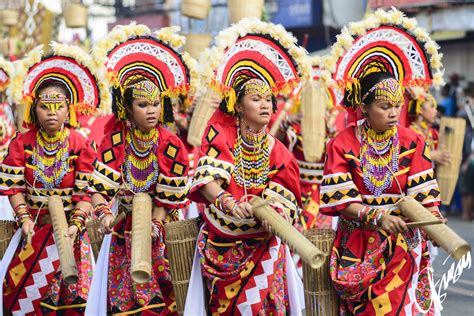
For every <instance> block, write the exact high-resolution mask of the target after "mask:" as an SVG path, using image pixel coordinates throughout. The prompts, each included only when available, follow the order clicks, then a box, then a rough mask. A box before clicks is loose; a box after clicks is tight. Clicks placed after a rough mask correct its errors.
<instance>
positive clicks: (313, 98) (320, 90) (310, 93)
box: [301, 81, 327, 162]
mask: <svg viewBox="0 0 474 316" xmlns="http://www.w3.org/2000/svg"><path fill="white" fill-rule="evenodd" d="M326 97H327V94H326V91H325V88H324V87H323V86H322V85H321V84H314V83H313V82H310V81H307V82H305V84H304V86H303V90H302V93H301V114H302V118H301V137H302V143H303V153H304V158H305V160H306V161H309V162H316V161H319V160H321V156H322V155H323V153H324V146H325V141H326V122H325V117H324V116H325V113H326V100H325V98H326Z"/></svg>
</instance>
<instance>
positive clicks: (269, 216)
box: [250, 197, 324, 269]
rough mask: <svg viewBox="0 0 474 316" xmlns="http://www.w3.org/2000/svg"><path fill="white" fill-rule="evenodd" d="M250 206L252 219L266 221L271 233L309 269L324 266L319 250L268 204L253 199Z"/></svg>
mask: <svg viewBox="0 0 474 316" xmlns="http://www.w3.org/2000/svg"><path fill="white" fill-rule="evenodd" d="M250 204H251V205H252V209H253V215H254V217H255V218H257V219H259V220H260V221H263V220H266V221H268V223H269V224H270V226H271V229H272V233H273V234H275V235H276V236H278V237H279V238H280V239H281V240H282V241H283V242H284V243H285V244H287V245H288V246H289V247H290V249H291V250H293V251H294V252H296V253H297V254H298V255H299V256H300V257H301V259H302V260H303V261H304V262H306V263H307V264H308V265H309V266H310V267H312V268H313V269H317V268H319V267H321V266H322V265H323V264H324V254H323V253H322V252H321V250H319V249H318V248H317V247H316V246H315V245H313V244H312V243H311V242H310V241H309V240H308V239H306V238H305V237H304V236H303V235H302V234H301V233H300V232H299V231H298V230H297V229H296V228H295V227H293V225H291V224H290V223H288V222H287V221H286V220H285V219H284V218H283V217H282V216H281V215H280V214H278V213H277V212H276V211H275V210H274V209H273V208H272V207H270V206H269V205H268V202H266V201H264V200H263V199H262V198H260V197H253V198H252V199H251V200H250Z"/></svg>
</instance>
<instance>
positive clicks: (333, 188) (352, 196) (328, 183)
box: [321, 172, 362, 208]
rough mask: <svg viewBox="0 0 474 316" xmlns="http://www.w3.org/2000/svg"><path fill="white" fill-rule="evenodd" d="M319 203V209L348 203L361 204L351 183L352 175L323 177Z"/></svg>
mask: <svg viewBox="0 0 474 316" xmlns="http://www.w3.org/2000/svg"><path fill="white" fill-rule="evenodd" d="M321 202H322V203H321V208H328V207H333V206H337V205H341V204H345V203H350V202H360V203H362V197H361V196H360V193H359V190H357V187H356V186H355V184H354V182H353V181H352V175H351V174H350V173H342V172H338V173H333V174H329V175H325V176H324V177H323V183H322V185H321Z"/></svg>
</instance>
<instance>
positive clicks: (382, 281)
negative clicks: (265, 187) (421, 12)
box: [321, 9, 441, 315]
mask: <svg viewBox="0 0 474 316" xmlns="http://www.w3.org/2000/svg"><path fill="white" fill-rule="evenodd" d="M374 25H376V27H374ZM411 34H417V35H416V37H413V36H412V35H411ZM422 44H424V46H422ZM333 52H334V54H335V57H336V59H337V60H336V59H334V60H331V61H329V62H328V63H327V66H328V69H333V70H334V74H333V78H334V79H335V80H337V82H338V83H339V86H340V87H343V88H344V89H341V90H342V92H340V93H339V96H340V97H341V99H339V100H340V102H341V103H343V104H344V105H345V106H347V107H352V108H358V109H361V110H362V113H363V114H364V117H365V119H364V120H362V121H359V122H358V125H357V126H355V127H349V128H347V129H345V130H344V131H342V132H341V133H340V134H339V135H338V136H336V137H335V138H334V139H333V140H331V141H330V142H329V144H328V146H327V160H326V165H325V168H324V177H323V183H322V186H321V212H322V213H323V214H327V215H339V216H340V218H339V223H338V229H337V235H336V238H335V241H334V247H333V251H332V255H331V263H330V265H331V267H330V274H331V278H332V281H333V284H334V286H335V289H336V291H337V293H338V294H339V297H340V308H341V313H342V314H344V315H349V314H350V315H353V314H361V315H362V314H364V315H424V314H428V315H431V314H434V313H435V311H434V303H433V298H434V294H435V293H434V292H432V291H431V289H430V281H429V280H430V274H429V272H430V271H429V268H430V262H429V254H428V252H427V250H426V237H425V236H424V234H423V233H422V232H421V231H420V229H419V228H410V229H408V228H407V225H406V223H405V221H404V219H403V217H402V216H401V213H400V210H399V209H397V207H396V206H395V205H394V204H395V203H396V202H397V201H398V200H399V199H400V198H402V197H403V196H404V195H410V196H412V197H413V198H415V199H416V200H417V201H418V202H420V203H421V204H422V205H423V206H424V207H426V208H427V209H428V210H429V211H431V212H432V213H433V214H435V216H437V217H439V218H441V214H440V212H439V210H438V205H439V203H440V200H439V195H440V192H439V189H438V185H437V183H436V180H435V178H434V175H433V169H432V164H431V159H430V154H429V148H428V147H427V146H426V143H425V141H424V140H423V138H422V137H421V135H418V134H416V133H415V132H413V131H412V130H410V129H408V128H404V127H402V126H400V125H397V123H398V118H399V116H400V111H401V107H402V105H403V102H404V97H403V86H402V83H404V84H406V85H410V84H423V85H427V84H431V83H432V82H433V81H434V82H433V84H434V85H436V84H437V83H439V82H438V80H437V79H436V78H439V76H440V75H441V73H439V72H437V73H436V74H435V75H433V74H432V73H433V71H439V69H438V66H440V65H438V64H433V61H434V60H438V61H439V56H437V46H436V44H435V43H434V42H432V41H431V40H430V39H429V38H428V36H427V35H426V32H425V31H424V30H422V29H419V28H416V22H415V21H413V20H411V19H407V18H406V17H404V16H403V14H402V13H401V12H399V11H397V10H395V9H393V10H391V11H388V12H385V11H381V10H380V11H377V12H376V13H375V14H374V15H371V16H369V17H367V18H366V19H365V20H363V21H361V22H357V23H353V24H351V25H350V27H349V29H344V30H343V33H342V34H341V35H339V37H338V41H337V43H336V44H335V47H334V48H333ZM430 55H431V65H429V64H428V61H427V59H426V58H428V57H429V56H430ZM420 63H422V65H423V67H422V68H421V67H418V66H417V65H419V64H420ZM415 67H416V68H415ZM433 77H434V78H435V80H433ZM431 277H432V276H431Z"/></svg>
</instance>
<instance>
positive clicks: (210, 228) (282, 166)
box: [190, 111, 301, 315]
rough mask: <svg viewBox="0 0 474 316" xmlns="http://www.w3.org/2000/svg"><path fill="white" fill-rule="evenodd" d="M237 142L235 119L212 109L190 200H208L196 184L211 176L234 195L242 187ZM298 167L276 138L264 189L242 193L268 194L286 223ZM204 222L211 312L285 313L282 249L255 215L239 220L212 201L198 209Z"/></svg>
mask: <svg viewBox="0 0 474 316" xmlns="http://www.w3.org/2000/svg"><path fill="white" fill-rule="evenodd" d="M236 141H237V128H236V126H235V121H234V118H232V117H230V116H227V115H224V114H223V113H222V112H220V111H217V112H216V113H215V114H214V116H213V117H212V118H211V120H210V122H209V126H208V128H207V130H206V131H205V134H204V137H203V142H202V146H201V148H200V159H199V162H198V166H197V168H196V172H195V175H194V181H193V183H192V185H191V189H190V199H191V200H193V201H196V202H199V203H206V204H209V202H207V201H206V200H205V198H204V197H203V196H202V195H201V193H200V192H199V189H200V188H201V187H202V186H204V185H205V184H207V183H210V182H212V181H214V180H222V182H223V184H222V187H223V188H225V189H226V190H227V191H228V192H229V193H231V194H232V195H233V196H234V198H236V199H240V198H241V197H242V196H244V194H245V192H244V188H242V187H240V186H239V185H237V183H236V181H235V179H234V174H233V173H234V172H235V170H234V167H233V164H232V162H233V161H234V157H233V151H232V150H233V148H234V144H235V142H236ZM298 178H299V172H298V165H297V163H296V160H295V159H294V157H292V155H291V154H290V153H289V152H288V150H287V149H286V148H285V147H284V145H283V144H282V143H280V142H279V141H277V140H275V143H274V145H273V147H272V149H271V153H270V172H269V176H268V179H266V181H265V183H266V186H265V188H263V189H262V188H259V189H255V188H253V189H249V190H247V194H249V195H257V196H261V197H262V198H264V199H269V198H272V199H273V202H272V203H271V204H270V205H271V206H272V207H273V208H274V209H275V210H276V211H277V212H279V213H280V214H282V215H283V216H285V217H286V218H288V220H289V221H290V222H291V223H294V221H295V220H296V219H297V218H298V216H299V214H300V207H301V200H300V189H299V181H298ZM203 217H204V220H205V224H204V227H203V230H202V233H201V235H200V237H199V240H198V249H199V258H200V261H201V270H202V273H203V276H204V278H205V284H206V286H207V288H208V290H209V293H210V298H209V313H210V314H212V315H217V314H219V315H245V314H246V313H252V314H254V315H256V314H258V315H270V314H272V313H273V314H276V315H285V314H290V312H291V311H290V310H289V304H288V299H287V295H288V287H287V283H286V279H285V278H286V276H285V271H286V265H285V258H286V254H285V249H284V246H283V245H282V244H281V242H280V240H279V239H278V238H276V237H273V236H272V237H269V236H268V235H267V234H266V233H265V232H264V231H263V229H262V228H261V225H260V223H259V222H257V221H255V219H253V218H252V219H243V220H239V219H237V218H235V217H233V216H231V215H228V214H225V213H223V212H221V211H220V210H219V209H217V208H215V207H213V206H211V207H210V208H209V207H208V208H206V210H205V212H204V213H203Z"/></svg>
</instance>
